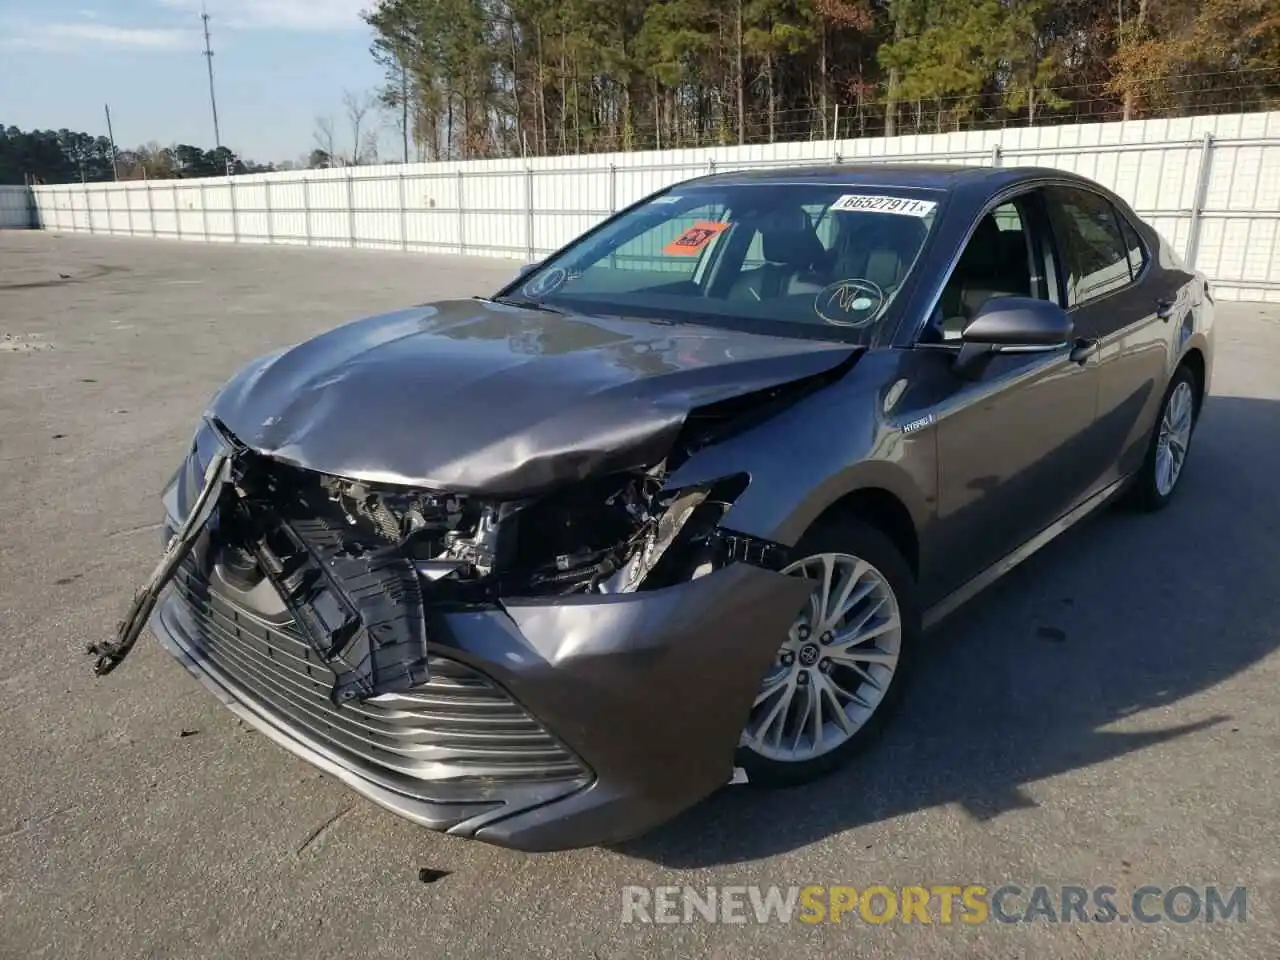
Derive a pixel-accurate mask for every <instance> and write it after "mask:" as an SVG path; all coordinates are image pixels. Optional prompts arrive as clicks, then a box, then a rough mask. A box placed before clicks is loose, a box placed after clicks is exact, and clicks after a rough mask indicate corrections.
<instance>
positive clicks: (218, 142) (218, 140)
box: [200, 4, 222, 147]
mask: <svg viewBox="0 0 1280 960" xmlns="http://www.w3.org/2000/svg"><path fill="white" fill-rule="evenodd" d="M200 19H201V20H203V21H204V58H205V60H206V61H207V62H208V64H209V106H210V108H212V110H213V145H214V146H215V147H221V146H222V134H221V133H219V132H218V98H217V97H216V96H215V95H214V92H213V47H212V46H210V44H209V11H208V9H207V8H206V7H205V6H204V4H201V5H200Z"/></svg>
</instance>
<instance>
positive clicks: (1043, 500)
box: [921, 192, 1103, 599]
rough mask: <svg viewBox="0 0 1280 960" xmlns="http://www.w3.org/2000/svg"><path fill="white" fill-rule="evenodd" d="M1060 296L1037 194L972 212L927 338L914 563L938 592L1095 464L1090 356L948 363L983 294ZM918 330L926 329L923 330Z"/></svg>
mask: <svg viewBox="0 0 1280 960" xmlns="http://www.w3.org/2000/svg"><path fill="white" fill-rule="evenodd" d="M1010 295H1016V296H1030V297H1037V298H1041V299H1047V300H1053V301H1058V300H1060V297H1061V292H1060V289H1059V283H1058V269H1057V263H1056V259H1055V257H1054V254H1053V248H1052V243H1051V238H1050V232H1049V227H1048V220H1047V214H1046V211H1045V207H1044V203H1043V197H1042V195H1041V194H1040V193H1039V192H1029V193H1025V194H1022V195H1020V196H1018V197H1015V198H1013V199H1011V200H1008V201H1005V202H1003V203H1001V204H999V205H998V206H996V207H995V208H994V209H993V210H991V211H990V212H988V213H987V214H986V215H985V216H984V217H983V218H982V220H981V221H980V222H979V224H978V227H977V228H976V229H975V231H974V234H973V236H972V238H971V239H970V241H969V244H968V245H967V247H966V248H965V251H964V253H963V254H962V255H961V257H960V259H959V261H958V262H957V265H956V268H955V270H954V272H953V274H952V277H951V278H950V280H949V281H948V282H947V284H946V287H945V288H944V291H943V294H942V297H941V299H940V303H939V310H938V311H936V312H935V317H934V323H933V324H932V325H931V326H932V329H933V333H932V339H933V340H934V344H933V345H932V348H931V349H928V350H925V351H921V352H922V353H923V354H927V355H928V357H929V360H928V361H925V359H924V357H923V356H922V358H921V362H922V363H924V362H929V363H932V364H936V365H937V368H938V369H936V370H935V371H933V375H934V377H936V380H935V382H936V383H937V384H938V385H939V386H938V390H939V397H938V401H937V402H936V404H935V405H934V420H935V424H936V427H935V429H936V430H937V438H938V473H939V477H938V502H937V505H936V511H937V512H936V516H937V522H936V523H935V524H934V525H933V529H932V531H931V533H930V540H931V543H930V544H929V546H928V549H927V550H922V551H921V553H922V555H924V556H928V557H932V558H935V559H934V561H933V564H932V568H931V569H930V570H928V571H922V573H923V574H925V576H926V578H927V580H928V582H929V587H930V589H929V591H928V592H929V593H930V594H931V596H932V598H933V599H938V598H941V597H942V596H944V595H945V594H947V593H949V592H950V591H952V590H954V589H956V588H958V587H960V586H962V585H963V584H964V583H965V582H966V581H968V580H969V579H971V578H972V577H974V576H976V575H977V574H979V573H981V572H982V571H983V570H985V569H986V568H987V567H989V566H990V565H992V564H993V563H996V562H997V561H999V560H1001V559H1002V558H1004V557H1006V556H1007V555H1008V554H1010V553H1011V552H1013V551H1014V550H1016V549H1017V548H1018V547H1019V546H1021V545H1022V544H1024V543H1025V542H1026V541H1027V540H1029V539H1031V538H1032V537H1034V536H1035V535H1036V534H1037V533H1039V532H1040V531H1042V530H1044V529H1045V528H1046V527H1048V526H1049V525H1051V524H1052V523H1053V522H1054V521H1056V520H1057V519H1059V518H1060V517H1062V516H1063V515H1064V514H1066V513H1067V512H1068V511H1070V510H1071V508H1072V507H1073V506H1075V505H1076V504H1078V503H1079V502H1080V501H1081V500H1082V499H1083V498H1084V497H1085V496H1086V495H1087V493H1088V491H1089V490H1090V488H1091V487H1092V485H1093V481H1094V479H1095V478H1096V477H1097V475H1098V474H1099V473H1100V471H1101V470H1102V469H1103V464H1102V453H1101V450H1100V448H1099V445H1098V442H1097V438H1096V436H1095V435H1094V433H1093V430H1092V428H1093V425H1094V422H1095V414H1096V410H1097V402H1098V379H1097V362H1096V359H1095V358H1094V357H1086V358H1084V359H1083V360H1080V361H1077V360H1073V359H1072V358H1071V347H1072V344H1066V345H1064V346H1062V347H1061V348H1056V349H1052V350H1049V351H1045V352H1028V353H1005V354H999V355H996V356H994V357H992V358H991V359H990V360H989V361H988V362H987V364H986V365H985V367H983V368H982V369H981V370H980V371H979V372H978V373H961V372H958V371H957V370H956V369H955V355H954V353H953V352H952V348H953V347H954V348H955V349H958V337H959V332H960V331H961V330H962V329H963V327H964V326H965V324H966V323H967V322H968V321H969V320H970V319H972V317H973V315H974V313H975V312H976V311H977V309H978V308H979V307H980V306H981V305H982V303H983V302H984V301H985V300H988V299H990V298H992V297H997V296H1010ZM926 336H929V335H928V334H927V335H926Z"/></svg>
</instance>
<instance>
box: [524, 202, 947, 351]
mask: <svg viewBox="0 0 1280 960" xmlns="http://www.w3.org/2000/svg"><path fill="white" fill-rule="evenodd" d="M940 198H941V194H939V193H936V192H930V191H908V190H892V189H889V190H886V189H884V188H872V189H860V188H856V187H852V186H849V185H839V184H835V185H831V184H798V185H780V184H747V185H730V186H706V187H696V188H690V189H681V188H679V187H676V188H673V189H672V190H671V191H670V192H668V193H666V194H663V195H661V196H658V197H655V198H654V199H652V200H650V201H649V202H647V203H645V204H643V205H642V206H639V207H636V208H634V209H632V210H629V211H627V212H625V213H623V214H621V215H619V216H618V217H616V218H614V219H613V220H611V221H609V222H608V223H606V224H605V225H604V226H603V227H601V228H599V229H598V230H596V231H595V232H593V233H591V234H588V235H587V236H586V237H584V238H582V239H581V240H579V241H577V242H576V243H574V244H572V245H571V246H569V247H568V248H567V249H566V250H565V251H563V252H562V253H561V254H560V255H559V256H557V257H554V258H552V259H550V260H548V261H547V262H546V263H544V264H542V265H541V266H540V267H539V268H538V269H536V270H534V271H533V272H531V273H529V274H526V275H525V276H524V277H522V278H521V280H520V281H519V282H517V283H516V284H514V285H513V286H512V287H510V288H509V289H508V290H507V291H506V298H508V299H512V300H515V301H517V302H522V301H523V302H529V303H531V304H538V305H542V306H547V307H551V308H558V309H563V310H566V311H578V312H594V313H599V312H608V313H624V314H626V313H630V314H635V315H640V316H654V317H661V318H665V319H669V320H672V321H674V322H681V321H685V322H694V323H701V324H710V325H726V326H734V327H737V328H739V329H748V330H751V329H755V330H758V331H759V332H761V333H770V334H774V335H779V334H781V335H784V336H787V335H790V336H804V337H820V338H823V339H840V340H855V341H861V342H869V341H870V340H871V339H872V338H873V336H874V334H875V332H876V331H877V329H878V328H880V327H881V326H883V325H885V324H886V318H887V317H888V316H889V315H890V312H891V308H892V306H893V304H894V302H895V299H896V297H897V294H898V292H899V291H900V290H901V289H902V288H903V285H904V284H905V283H906V281H907V279H908V277H910V276H911V274H912V271H913V270H914V269H915V265H916V261H917V260H918V259H919V255H920V251H921V249H922V248H923V246H924V243H925V240H926V238H927V237H928V236H929V233H930V231H931V230H932V228H933V224H934V221H935V220H936V218H937V213H938V207H939V201H940Z"/></svg>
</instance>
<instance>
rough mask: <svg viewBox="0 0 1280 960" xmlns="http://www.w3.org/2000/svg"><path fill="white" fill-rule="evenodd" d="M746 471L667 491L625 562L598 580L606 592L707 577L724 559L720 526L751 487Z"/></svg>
mask: <svg viewBox="0 0 1280 960" xmlns="http://www.w3.org/2000/svg"><path fill="white" fill-rule="evenodd" d="M747 483H748V477H747V475H746V474H735V475H733V476H730V477H725V478H723V479H721V480H717V481H714V482H712V483H709V484H701V485H698V486H694V487H688V488H684V489H680V490H667V491H663V492H662V493H661V494H659V495H658V496H657V497H655V498H654V502H653V511H652V513H651V516H650V519H649V521H648V522H647V523H646V524H645V525H644V527H643V529H642V530H641V531H640V534H639V536H638V537H637V538H636V541H635V546H634V549H633V550H632V551H631V552H630V554H629V556H628V557H627V559H626V561H625V563H623V564H622V566H621V567H620V568H619V569H618V570H617V572H616V573H614V574H613V575H612V576H610V577H609V578H608V580H606V581H604V582H601V583H600V584H599V589H600V591H601V592H602V593H630V592H632V591H635V590H643V589H654V588H657V587H666V586H672V585H674V584H677V583H683V582H685V581H686V580H695V579H697V578H698V577H701V576H705V575H706V574H708V573H710V572H711V571H712V570H714V569H715V568H716V566H717V565H718V564H719V562H720V560H721V558H722V552H721V551H719V549H718V543H717V540H716V536H715V533H716V527H717V525H718V524H719V523H720V520H721V518H722V517H723V516H724V514H725V512H726V511H727V510H728V509H729V507H730V506H732V505H733V502H734V501H735V500H736V499H737V498H738V497H739V496H741V494H742V491H743V490H745V489H746V488H747Z"/></svg>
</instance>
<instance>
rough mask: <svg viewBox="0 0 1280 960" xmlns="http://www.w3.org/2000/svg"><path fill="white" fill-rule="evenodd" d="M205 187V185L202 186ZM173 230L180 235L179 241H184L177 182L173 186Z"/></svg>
mask: <svg viewBox="0 0 1280 960" xmlns="http://www.w3.org/2000/svg"><path fill="white" fill-rule="evenodd" d="M202 186H203V184H202ZM173 229H174V231H175V232H176V233H177V235H178V239H179V240H181V239H182V212H181V211H180V210H179V209H178V184H177V182H176V181H175V182H174V185H173Z"/></svg>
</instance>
